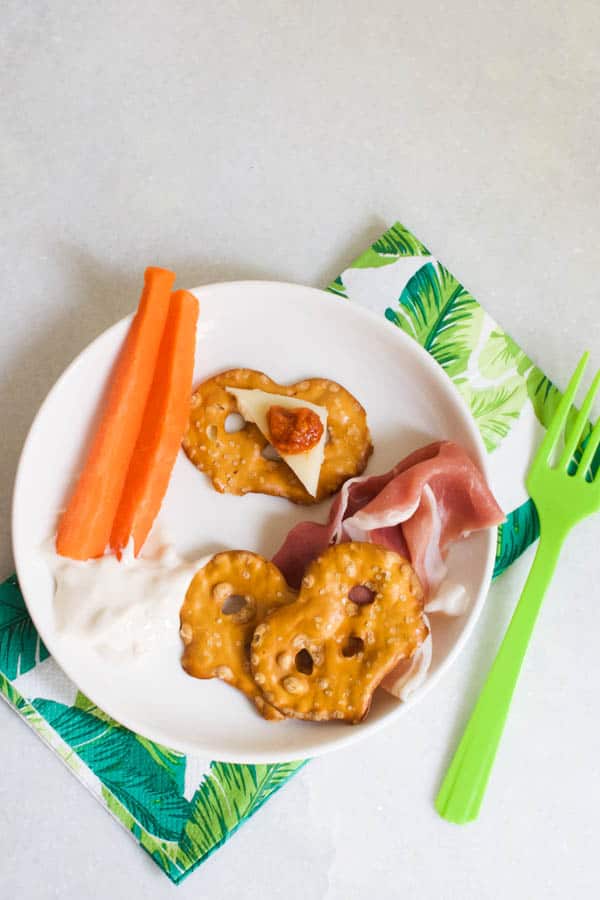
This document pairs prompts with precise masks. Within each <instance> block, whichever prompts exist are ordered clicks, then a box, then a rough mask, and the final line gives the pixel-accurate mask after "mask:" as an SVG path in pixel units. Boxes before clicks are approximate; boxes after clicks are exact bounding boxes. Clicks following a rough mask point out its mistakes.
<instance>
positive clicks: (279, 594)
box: [180, 550, 297, 719]
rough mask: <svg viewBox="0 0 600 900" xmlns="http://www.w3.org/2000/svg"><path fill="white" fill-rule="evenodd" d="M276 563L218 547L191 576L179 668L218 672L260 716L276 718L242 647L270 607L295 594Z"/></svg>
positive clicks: (198, 674)
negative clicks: (260, 689)
mask: <svg viewBox="0 0 600 900" xmlns="http://www.w3.org/2000/svg"><path fill="white" fill-rule="evenodd" d="M296 596H297V595H296V593H295V591H292V590H291V588H289V587H288V586H287V584H286V582H285V579H284V578H283V575H282V574H281V572H280V571H279V569H278V568H277V567H276V566H274V565H273V564H272V563H270V562H268V561H267V560H266V559H263V557H262V556H257V555H256V554H254V553H248V552H246V551H244V550H234V551H230V552H226V553H218V554H217V555H216V556H213V558H212V559H211V560H210V561H209V562H208V563H207V564H206V565H205V566H204V567H203V568H202V569H200V570H199V571H198V572H197V573H196V574H195V576H194V578H193V580H192V583H191V584H190V586H189V588H188V590H187V593H186V595H185V600H184V603H183V606H182V608H181V613H180V616H181V629H180V634H181V638H182V640H183V643H184V645H185V649H184V652H183V657H182V665H183V668H184V669H185V670H186V672H188V674H190V675H193V676H194V677H195V678H221V679H223V681H226V682H227V683H228V684H231V685H232V686H233V687H236V688H238V690H240V691H243V692H244V694H246V696H248V697H249V698H250V699H251V700H253V701H254V703H255V704H256V707H257V709H258V710H259V712H260V713H261V714H262V715H263V716H264V717H265V719H281V714H280V713H279V712H278V711H277V710H276V709H274V708H273V707H272V706H271V705H270V704H268V703H266V702H265V700H264V698H263V697H262V695H261V693H260V691H259V690H258V689H257V687H256V684H255V682H254V681H253V679H252V676H251V674H250V663H249V658H248V648H249V646H250V641H251V638H252V632H253V631H254V629H255V627H256V626H257V625H258V624H259V623H260V622H262V621H263V619H264V617H265V615H266V613H267V612H269V611H270V610H274V609H277V608H278V607H281V606H283V605H284V604H286V603H290V602H291V601H292V600H295V598H296Z"/></svg>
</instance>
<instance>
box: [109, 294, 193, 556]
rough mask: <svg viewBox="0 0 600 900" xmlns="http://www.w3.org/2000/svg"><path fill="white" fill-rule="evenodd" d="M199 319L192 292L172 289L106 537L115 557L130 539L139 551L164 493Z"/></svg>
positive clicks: (186, 404)
mask: <svg viewBox="0 0 600 900" xmlns="http://www.w3.org/2000/svg"><path fill="white" fill-rule="evenodd" d="M197 320H198V301H197V300H196V298H195V297H194V295H193V294H190V293H188V292H187V291H176V293H174V294H173V295H172V297H171V304H170V306H169V314H168V316H167V321H166V324H165V330H164V335H163V339H162V343H161V345H160V352H159V355H158V360H157V363H156V371H155V374H154V381H153V383H152V388H151V390H150V395H149V397H148V402H147V404H146V409H145V412H144V418H143V421H142V427H141V429H140V433H139V437H138V440H137V444H136V446H135V450H134V452H133V456H132V457H131V463H130V465H129V471H128V473H127V479H126V481H125V485H124V488H123V494H122V496H121V502H120V504H119V508H118V511H117V514H116V516H115V521H114V525H113V529H112V534H111V538H110V546H111V548H112V549H113V550H114V551H115V552H116V553H117V555H118V556H120V555H121V552H122V550H123V549H124V548H125V547H126V546H127V544H128V543H129V541H130V540H131V538H133V546H134V552H135V555H136V556H137V554H138V553H139V552H140V550H141V549H142V546H143V544H144V541H145V540H146V538H147V536H148V533H149V531H150V529H151V528H152V524H153V522H154V520H155V518H156V516H157V515H158V511H159V510H160V507H161V504H162V501H163V497H164V495H165V493H166V490H167V487H168V484H169V479H170V477H171V471H172V469H173V466H174V465H175V459H176V457H177V453H178V450H179V447H180V444H181V441H182V438H183V434H184V431H185V427H186V425H187V421H188V417H189V413H190V396H191V393H192V378H193V375H194V355H195V347H196V322H197Z"/></svg>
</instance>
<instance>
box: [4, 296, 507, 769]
mask: <svg viewBox="0 0 600 900" xmlns="http://www.w3.org/2000/svg"><path fill="white" fill-rule="evenodd" d="M248 287H252V288H253V289H256V288H258V289H260V288H261V287H262V288H265V289H269V290H272V289H274V288H275V289H277V288H279V289H282V290H286V291H287V290H290V289H293V290H296V291H298V290H300V291H302V292H311V293H313V294H316V295H319V302H320V303H323V302H325V303H330V305H331V307H332V308H333V307H334V304H335V306H336V308H339V309H342V308H344V305H345V306H346V308H347V309H348V310H349V311H351V315H355V316H357V317H358V318H362V319H363V320H364V321H365V322H369V323H370V325H371V326H374V327H375V328H377V329H383V328H385V329H386V332H385V333H386V334H389V331H388V330H389V329H390V327H391V325H390V323H386V322H385V320H384V318H383V317H382V316H381V315H379V314H377V313H376V312H375V311H374V310H372V309H370V308H368V307H365V306H362V305H360V304H358V303H356V302H352V301H351V300H348V299H346V298H343V297H340V296H339V295H336V294H333V293H332V292H330V291H327V290H325V289H322V288H315V287H312V286H310V285H304V284H301V283H297V282H286V281H279V280H270V279H242V280H233V281H219V282H209V283H207V284H203V285H199V286H197V287H194V288H191V289H189V290H190V291H191V293H193V294H195V295H196V296H197V297H198V299H199V301H200V304H202V292H203V291H206V290H210V291H211V292H218V291H220V290H230V289H234V290H235V289H240V290H244V289H246V288H248ZM133 315H134V313H133V312H131V313H129V314H128V315H126V316H123V317H122V318H121V319H119V320H118V321H117V322H114V323H113V324H112V325H110V326H109V327H108V328H106V329H105V330H104V331H102V332H101V333H100V334H98V335H97V336H96V337H95V338H93V339H92V340H91V341H90V342H89V343H88V344H86V346H85V347H83V348H82V349H81V350H80V352H79V353H78V354H77V355H76V356H75V357H74V358H73V359H72V360H71V361H70V362H69V363H68V364H67V366H66V367H65V368H64V369H63V371H62V372H61V373H60V375H59V376H58V378H57V379H56V381H55V382H54V384H53V385H52V386H51V388H50V390H49V391H48V392H47V394H46V395H45V397H44V399H43V400H42V402H41V403H40V405H39V407H38V409H37V411H36V413H35V416H34V418H33V420H32V423H31V425H30V427H29V429H28V432H27V436H26V438H25V440H24V442H23V446H22V448H21V453H20V455H19V461H18V465H17V470H16V475H15V480H14V486H13V492H12V510H11V546H12V552H13V559H14V563H15V570H16V573H17V578H18V581H19V586H20V588H21V592H22V595H23V599H24V602H25V605H26V607H27V611H28V613H29V615H30V617H31V619H32V622H33V624H34V626H35V628H36V630H37V632H38V634H39V636H40V638H41V639H42V641H43V642H44V644H45V645H46V647H47V649H48V651H49V653H50V655H51V657H52V658H53V659H54V661H55V662H56V664H57V665H58V666H59V667H60V668H61V669H62V671H63V672H64V673H65V675H66V676H67V677H68V678H69V679H70V680H71V681H72V682H73V683H74V684H75V686H76V687H77V688H78V685H77V681H76V679H75V678H74V677H73V676H72V674H71V673H70V672H69V669H68V667H64V666H63V664H62V663H61V662H60V660H59V659H58V657H57V656H55V654H54V652H53V650H52V647H51V646H50V645H51V644H52V643H53V640H52V638H51V640H50V641H49V642H48V641H47V640H46V637H45V636H44V634H43V633H42V630H40V628H39V625H38V622H37V621H36V616H35V612H34V610H33V609H32V606H34V604H31V605H30V603H29V600H28V597H27V595H26V590H25V589H23V588H22V587H21V584H22V583H25V582H26V580H27V579H26V576H24V577H23V579H22V578H21V573H22V571H23V569H22V560H20V553H19V552H18V548H17V542H16V538H15V534H16V531H17V528H16V522H17V519H18V515H19V512H18V495H19V488H20V484H21V482H22V480H23V478H24V474H23V473H24V458H25V455H26V450H27V448H28V446H29V444H30V442H31V441H32V440H33V439H34V437H35V431H36V426H37V425H38V422H39V420H40V417H41V414H42V411H43V409H44V407H45V406H46V404H47V403H48V402H49V401H50V400H51V398H52V397H53V396H54V395H55V393H57V392H58V391H59V390H60V387H61V385H62V383H63V381H64V380H66V378H67V377H68V375H69V373H70V372H71V370H72V369H73V368H74V367H75V366H76V365H77V363H78V361H79V360H80V358H81V357H82V356H83V355H84V354H86V353H87V352H88V351H89V350H91V348H92V347H93V346H94V345H96V344H97V343H98V342H99V341H101V340H103V339H106V337H107V335H109V334H110V332H112V331H116V330H118V329H119V328H122V327H124V323H126V322H129V321H130V320H131V319H132V317H133ZM394 332H395V333H396V338H395V339H396V340H397V341H398V344H399V346H404V347H410V348H411V352H413V353H415V354H416V355H417V356H418V357H420V359H421V362H422V364H423V365H424V366H426V367H427V368H429V369H430V371H431V372H435V377H437V378H439V377H440V375H441V376H442V377H443V379H444V380H445V382H446V385H447V386H449V387H451V391H452V393H453V394H454V398H455V400H456V401H457V402H458V404H459V406H460V407H461V408H462V410H463V413H464V414H465V421H466V422H467V423H468V426H469V431H470V432H471V437H472V438H473V441H474V444H475V446H476V447H477V450H478V457H479V458H478V459H477V460H476V462H477V464H478V465H479V466H480V468H481V469H482V471H483V474H484V477H485V478H486V481H487V482H488V483H489V481H490V471H489V459H488V453H487V450H486V448H485V444H484V442H483V439H482V437H481V434H480V432H479V429H478V428H477V425H476V422H475V419H474V418H473V415H472V413H471V411H470V409H469V407H468V405H467V403H466V401H465V399H464V398H463V396H462V395H461V393H460V392H459V390H458V388H457V387H456V385H455V384H454V382H453V381H452V379H451V378H450V377H449V376H448V374H447V373H446V372H445V371H444V369H443V368H442V367H441V366H440V365H439V363H437V362H436V361H435V360H434V359H433V357H432V356H431V355H430V354H429V353H428V352H427V351H426V350H425V349H424V348H423V347H422V346H421V345H420V344H418V343H417V341H415V340H414V339H413V338H411V337H410V336H409V335H408V334H406V333H405V332H404V331H403V330H402V329H400V328H394ZM382 333H384V332H383V330H382ZM486 535H487V548H486V559H485V565H484V567H483V577H482V580H481V588H480V590H479V591H478V593H477V596H476V598H475V601H474V603H473V606H472V609H471V611H470V613H469V615H468V618H467V619H466V621H465V625H464V627H463V629H462V631H461V633H460V635H459V636H458V638H457V640H456V641H455V643H454V645H453V646H452V648H451V650H450V651H449V652H448V653H447V655H446V657H445V658H444V660H443V661H442V662H441V664H440V666H439V668H438V669H437V671H435V672H434V673H433V674H430V675H428V677H427V678H426V679H425V681H424V683H423V684H422V685H420V686H419V688H418V689H417V690H416V691H415V693H414V694H412V695H410V696H409V697H408V699H407V700H405V701H403V702H399V703H398V705H397V707H396V708H395V709H394V710H392V711H391V712H390V713H388V714H387V715H385V716H382V717H381V718H380V719H378V720H371V722H370V723H369V724H368V725H367V727H366V728H364V727H359V728H352V729H348V730H347V733H346V734H343V733H341V734H340V736H339V737H336V739H335V740H331V741H329V742H327V743H325V744H315V745H314V747H313V748H312V749H311V751H310V753H309V752H306V753H305V751H304V750H303V751H302V753H303V754H304V758H306V759H308V758H312V757H317V756H322V755H325V754H326V753H331V752H334V751H336V750H340V749H342V748H343V747H347V746H348V745H350V744H354V743H356V742H357V741H360V740H363V739H365V738H367V737H369V735H372V734H376V733H378V732H379V731H381V730H382V729H383V728H386V727H388V726H390V725H392V724H393V723H394V722H396V721H397V720H398V718H399V717H400V716H402V715H405V714H406V713H407V712H408V710H410V709H412V708H413V707H414V706H415V705H416V704H417V703H418V702H419V701H420V700H421V699H422V698H423V697H425V696H426V695H427V693H428V692H429V691H430V690H432V688H434V687H435V686H436V685H437V684H438V683H439V681H440V680H441V678H442V677H443V676H444V675H445V674H446V673H447V672H448V671H449V669H450V668H451V666H452V665H453V664H454V662H455V661H456V659H457V658H458V656H459V655H460V654H461V652H462V651H463V649H464V647H465V646H466V644H467V642H468V640H469V639H470V637H471V635H472V633H473V631H474V628H475V625H476V623H477V621H478V619H479V616H480V615H481V612H482V609H483V606H484V604H485V602H486V599H487V596H488V594H489V589H490V586H491V582H492V574H493V567H494V562H495V548H496V535H497V527H496V526H494V527H492V528H489V529H487V530H486ZM90 699H92V700H94V698H93V697H90ZM94 702H95V701H94ZM99 705H100V707H101V708H104V706H103V704H99ZM109 705H110V704H109ZM106 712H107V713H108V714H109V715H111V712H110V710H109V709H107V710H106ZM123 718H126V719H127V721H121V719H123ZM118 721H119V724H121V725H123V726H124V727H126V728H128V729H129V730H131V731H134V732H136V733H139V734H141V735H143V736H145V737H148V738H149V739H150V740H152V741H155V742H158V743H162V744H165V745H167V746H169V747H171V748H172V749H173V750H177V751H179V752H182V753H185V754H187V755H191V756H199V755H207V754H212V755H214V758H215V759H216V758H217V755H216V754H213V751H208V750H207V749H206V748H203V747H200V746H198V745H197V744H195V743H194V742H193V741H185V740H183V741H180V740H177V741H175V743H174V742H173V741H172V739H171V738H170V737H169V736H168V735H165V734H162V733H161V732H160V729H158V730H156V729H155V730H153V733H152V734H148V733H147V730H146V726H144V725H142V727H140V723H136V722H135V717H134V716H127V717H122V716H120V717H119V720H118ZM308 724H309V725H312V724H313V723H308ZM218 757H219V761H223V762H231V763H241V764H264V763H280V762H290V761H291V759H290V753H289V751H283V750H274V751H273V752H266V751H254V752H252V753H250V754H249V755H245V754H243V755H240V754H236V753H230V752H229V753H225V754H218Z"/></svg>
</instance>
